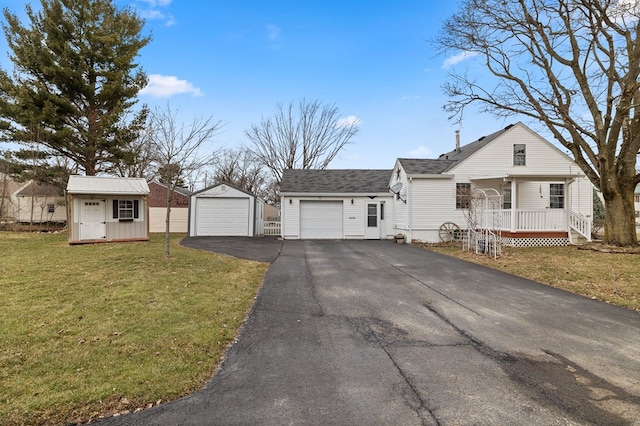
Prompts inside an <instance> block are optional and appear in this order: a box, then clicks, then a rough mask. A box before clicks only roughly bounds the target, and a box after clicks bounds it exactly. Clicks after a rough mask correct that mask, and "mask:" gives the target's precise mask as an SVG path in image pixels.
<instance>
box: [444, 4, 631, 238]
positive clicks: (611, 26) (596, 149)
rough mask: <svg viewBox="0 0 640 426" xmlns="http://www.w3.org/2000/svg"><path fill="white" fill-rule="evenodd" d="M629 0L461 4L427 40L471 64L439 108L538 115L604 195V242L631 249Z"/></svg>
mask: <svg viewBox="0 0 640 426" xmlns="http://www.w3.org/2000/svg"><path fill="white" fill-rule="evenodd" d="M638 18H639V5H638V1H637V0H599V1H596V0H553V1H551V0H506V1H505V0H464V1H463V2H462V5H461V7H460V10H459V11H458V12H457V13H456V14H454V15H453V16H452V17H451V18H450V19H449V20H448V21H447V22H446V23H445V24H444V26H443V30H442V32H441V34H440V36H439V37H438V39H437V40H436V43H437V45H439V47H440V48H441V49H442V50H443V51H455V52H462V54H463V55H468V56H475V57H474V58H472V60H478V59H479V60H480V61H481V62H482V68H483V69H484V70H485V71H484V72H479V73H474V74H472V73H470V72H469V71H467V72H462V71H457V67H454V71H452V72H451V73H450V76H449V79H448V81H447V83H446V84H445V85H444V91H445V93H446V94H448V95H449V97H450V100H449V102H448V103H447V104H446V105H445V109H446V110H447V111H449V112H450V113H452V117H455V118H458V119H461V118H462V114H463V112H464V110H465V108H466V107H467V106H468V105H470V104H476V105H478V106H479V107H480V110H481V111H482V112H489V113H492V114H494V115H496V116H502V117H505V116H511V115H521V116H526V117H529V118H531V119H532V120H533V121H538V122H540V123H542V124H543V125H544V127H546V128H548V129H549V131H550V132H551V134H552V135H553V137H554V138H555V139H556V140H557V141H558V142H559V143H560V144H561V145H562V146H564V147H565V148H567V149H568V150H569V151H570V152H571V153H572V155H573V157H574V159H575V161H576V162H577V164H578V165H579V166H580V167H581V168H582V170H583V171H584V172H585V174H586V175H587V176H588V178H589V179H590V180H591V182H593V184H594V185H595V186H596V187H597V188H598V189H600V190H601V191H602V195H603V197H604V200H605V221H604V224H605V235H604V238H605V242H607V243H611V244H615V245H621V246H626V245H636V244H637V237H636V229H635V223H634V202H633V192H634V188H635V187H636V185H638V183H639V182H640V175H639V174H638V172H637V171H636V161H637V156H638V150H640V109H639V107H640V105H639V104H638V102H639V101H640V96H639V95H640V92H639V87H640V85H639V82H638V77H639V76H640V39H638V33H639V32H640V20H639V19H638Z"/></svg>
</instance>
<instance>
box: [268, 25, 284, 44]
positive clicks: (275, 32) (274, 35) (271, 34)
mask: <svg viewBox="0 0 640 426" xmlns="http://www.w3.org/2000/svg"><path fill="white" fill-rule="evenodd" d="M266 29H267V37H268V38H269V40H271V41H276V40H278V39H279V38H280V34H281V33H282V28H280V27H279V26H277V25H273V24H267V25H266Z"/></svg>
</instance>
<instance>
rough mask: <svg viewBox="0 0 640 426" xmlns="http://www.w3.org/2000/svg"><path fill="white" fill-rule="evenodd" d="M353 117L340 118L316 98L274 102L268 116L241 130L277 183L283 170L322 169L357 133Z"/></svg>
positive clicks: (331, 108)
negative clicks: (270, 116) (297, 101)
mask: <svg viewBox="0 0 640 426" xmlns="http://www.w3.org/2000/svg"><path fill="white" fill-rule="evenodd" d="M358 124H359V120H358V119H357V118H356V117H353V116H351V117H347V118H342V117H340V111H339V110H338V108H337V107H336V106H335V105H323V104H322V103H321V102H320V101H312V102H307V101H306V100H305V99H303V100H302V101H300V102H299V103H298V105H297V108H296V105H295V103H294V102H290V103H289V104H288V105H287V106H284V105H282V104H278V106H277V111H276V114H275V115H274V116H273V117H272V118H263V119H262V121H261V122H260V123H259V124H253V125H251V127H250V128H249V130H247V131H246V132H245V134H246V136H247V137H248V138H249V140H250V141H251V144H252V146H251V147H250V149H251V151H252V152H253V154H254V155H255V156H256V158H258V160H259V161H260V162H261V163H262V164H263V165H264V166H265V167H267V168H268V169H269V170H270V171H271V172H272V173H273V176H274V177H275V179H276V180H277V181H278V182H280V180H281V179H282V171H283V170H285V169H325V168H327V166H328V165H329V163H331V161H332V160H333V159H334V158H335V157H336V156H337V155H338V153H339V152H340V150H342V149H343V148H344V147H345V145H347V144H348V143H349V142H350V140H351V138H352V137H353V136H355V135H356V134H357V133H358Z"/></svg>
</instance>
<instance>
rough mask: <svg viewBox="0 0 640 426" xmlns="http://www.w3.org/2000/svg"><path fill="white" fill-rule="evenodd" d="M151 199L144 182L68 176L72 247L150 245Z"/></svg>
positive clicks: (127, 179)
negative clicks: (133, 243)
mask: <svg viewBox="0 0 640 426" xmlns="http://www.w3.org/2000/svg"><path fill="white" fill-rule="evenodd" d="M148 196H149V186H148V185H147V182H146V181H145V180H144V179H142V178H113V177H99V176H69V182H68V183H67V210H68V211H67V217H68V220H67V227H68V231H69V243H70V244H86V243H98V242H116V241H147V240H148V239H149V203H148Z"/></svg>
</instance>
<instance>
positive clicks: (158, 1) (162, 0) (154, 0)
mask: <svg viewBox="0 0 640 426" xmlns="http://www.w3.org/2000/svg"><path fill="white" fill-rule="evenodd" d="M139 1H141V2H143V3H147V4H148V5H149V6H150V7H157V6H169V5H170V4H171V0H139Z"/></svg>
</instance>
